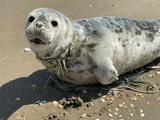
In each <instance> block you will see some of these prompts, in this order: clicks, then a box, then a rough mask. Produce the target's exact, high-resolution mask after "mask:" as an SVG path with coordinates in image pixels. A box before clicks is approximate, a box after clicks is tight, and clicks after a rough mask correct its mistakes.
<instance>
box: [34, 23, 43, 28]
mask: <svg viewBox="0 0 160 120" xmlns="http://www.w3.org/2000/svg"><path fill="white" fill-rule="evenodd" d="M35 25H36V27H37V28H41V27H42V26H43V24H42V23H36V24H35Z"/></svg>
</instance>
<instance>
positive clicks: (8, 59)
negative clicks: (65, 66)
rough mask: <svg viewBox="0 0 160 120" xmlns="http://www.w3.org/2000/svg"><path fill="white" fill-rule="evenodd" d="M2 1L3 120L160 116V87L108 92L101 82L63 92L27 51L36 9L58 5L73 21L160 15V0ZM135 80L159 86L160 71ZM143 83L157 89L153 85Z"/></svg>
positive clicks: (0, 104)
mask: <svg viewBox="0 0 160 120" xmlns="http://www.w3.org/2000/svg"><path fill="white" fill-rule="evenodd" d="M0 3H1V4H0V28H1V29H0V46H1V47H0V120H7V119H8V120H159V119H160V92H156V93H154V94H144V93H139V92H135V91H131V90H122V91H120V92H119V91H114V92H113V91H111V92H109V93H110V94H109V93H108V91H109V90H108V89H101V87H99V88H97V89H90V90H84V91H80V92H74V91H73V92H62V91H60V90H59V89H57V88H55V87H54V86H49V85H47V86H45V83H46V80H47V78H48V72H47V70H45V68H44V67H43V66H42V65H41V63H39V62H38V61H37V60H36V58H35V55H34V54H33V53H31V52H24V48H26V47H28V44H27V40H26V37H25V33H24V24H25V20H26V17H27V15H28V13H29V12H30V11H32V10H33V9H35V8H38V7H50V8H54V9H57V10H58V11H61V12H62V13H64V14H65V15H66V16H68V17H69V18H70V19H72V20H74V19H80V18H90V17H95V16H125V17H131V18H138V19H152V18H158V17H160V1H159V0H4V1H2V0H1V2H0ZM136 79H140V80H142V81H143V80H144V81H149V83H150V82H151V83H154V84H155V85H156V86H158V87H159V85H160V71H158V70H157V69H156V70H155V69H154V70H149V71H147V72H145V73H143V74H140V75H137V76H136ZM139 84H142V83H139ZM145 85H146V84H145ZM108 88H110V86H109V87H108ZM141 88H143V90H144V89H145V90H146V89H147V90H148V89H150V90H152V89H153V88H149V85H148V86H147V87H140V89H141ZM136 89H139V88H138V87H136ZM143 90H142V91H143Z"/></svg>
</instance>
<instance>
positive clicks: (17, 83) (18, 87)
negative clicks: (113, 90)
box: [0, 70, 108, 119]
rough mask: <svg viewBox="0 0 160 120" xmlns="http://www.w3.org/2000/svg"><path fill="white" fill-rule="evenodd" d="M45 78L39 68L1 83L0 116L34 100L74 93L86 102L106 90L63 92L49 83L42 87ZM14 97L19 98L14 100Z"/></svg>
mask: <svg viewBox="0 0 160 120" xmlns="http://www.w3.org/2000/svg"><path fill="white" fill-rule="evenodd" d="M47 78H48V72H47V70H39V71H36V72H34V73H32V74H31V75H29V76H28V77H21V78H17V79H14V80H11V81H10V82H8V83H6V84H4V85H2V86H1V87H0V117H3V118H4V119H7V118H8V117H9V116H10V115H12V114H13V113H14V112H15V111H17V110H18V109H19V108H20V107H22V106H23V105H28V104H33V103H35V102H36V101H46V102H49V101H53V100H61V99H62V98H63V97H69V96H72V95H75V96H79V97H81V98H82V99H83V101H84V102H88V101H90V100H93V99H96V98H98V96H97V94H98V92H100V90H101V93H102V94H106V93H107V92H108V90H107V89H106V90H105V91H104V90H103V92H102V89H100V88H99V89H94V90H90V91H89V92H88V93H86V94H88V95H86V94H85V95H84V94H83V93H79V92H75V91H72V92H64V91H61V90H60V89H57V88H55V87H53V86H49V85H47V86H46V87H45V89H44V85H45V83H46V80H47ZM33 84H35V85H36V86H37V87H36V90H33V88H32V85H33ZM96 93H97V94H96ZM16 98H20V100H19V101H16V100H15V99H16Z"/></svg>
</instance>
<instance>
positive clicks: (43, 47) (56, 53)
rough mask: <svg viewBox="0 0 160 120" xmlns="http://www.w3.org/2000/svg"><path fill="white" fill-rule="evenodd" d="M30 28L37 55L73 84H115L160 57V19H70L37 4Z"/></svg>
mask: <svg viewBox="0 0 160 120" xmlns="http://www.w3.org/2000/svg"><path fill="white" fill-rule="evenodd" d="M25 33H26V36H27V38H28V41H29V43H30V48H31V49H32V51H34V52H35V54H36V57H37V59H38V60H39V61H40V62H41V63H42V64H43V65H44V66H45V67H46V68H47V69H48V70H49V71H50V73H51V74H52V75H56V76H57V78H58V79H60V80H62V81H66V82H68V83H72V84H79V85H87V84H96V83H100V84H102V85H106V84H110V83H112V82H114V81H116V80H118V76H119V75H122V74H124V73H126V72H129V71H132V70H135V69H137V68H140V67H142V66H144V65H146V64H148V63H150V62H151V61H153V60H154V59H156V58H158V57H160V19H150V20H138V19H131V18H126V17H118V16H104V17H96V18H91V19H79V20H74V21H71V20H69V18H68V17H66V16H65V15H64V14H62V13H60V12H58V11H56V10H54V9H51V8H38V9H35V10H33V11H32V12H31V13H29V15H28V18H27V21H26V27H25Z"/></svg>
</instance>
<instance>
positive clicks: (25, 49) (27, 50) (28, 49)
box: [24, 48, 32, 52]
mask: <svg viewBox="0 0 160 120" xmlns="http://www.w3.org/2000/svg"><path fill="white" fill-rule="evenodd" d="M30 51H32V50H31V49H30V48H24V52H30Z"/></svg>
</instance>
